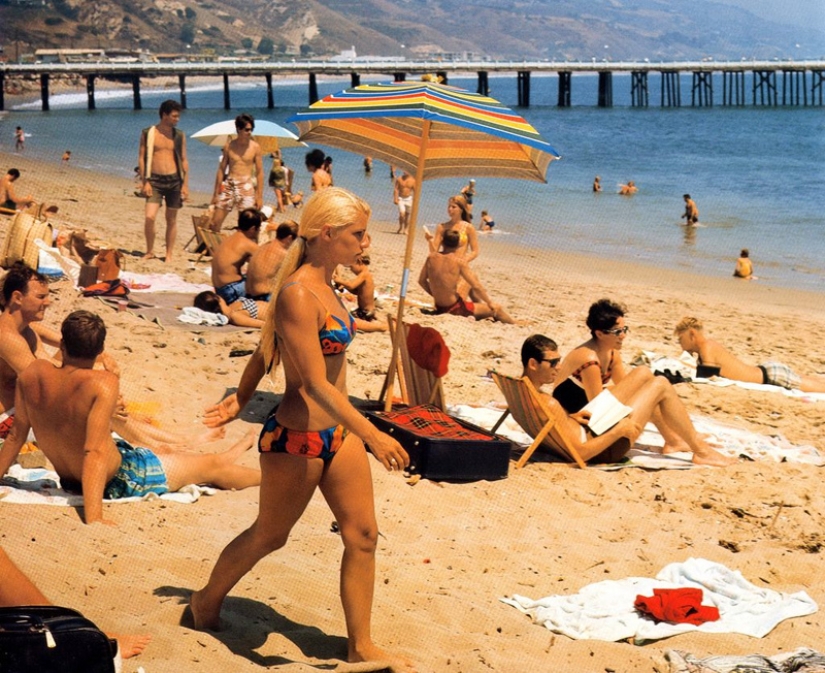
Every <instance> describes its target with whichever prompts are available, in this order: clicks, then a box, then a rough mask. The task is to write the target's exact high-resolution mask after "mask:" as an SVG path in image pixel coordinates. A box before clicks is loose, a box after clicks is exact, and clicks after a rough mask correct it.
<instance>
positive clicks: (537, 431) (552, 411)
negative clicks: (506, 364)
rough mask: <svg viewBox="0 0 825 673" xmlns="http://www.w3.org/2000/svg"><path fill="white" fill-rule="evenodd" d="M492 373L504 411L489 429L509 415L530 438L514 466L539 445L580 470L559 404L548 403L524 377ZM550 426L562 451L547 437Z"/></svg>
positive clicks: (522, 462)
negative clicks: (504, 403) (573, 462)
mask: <svg viewBox="0 0 825 673" xmlns="http://www.w3.org/2000/svg"><path fill="white" fill-rule="evenodd" d="M492 376H493V381H495V383H496V385H497V386H498V387H499V389H500V390H501V392H502V394H503V395H504V399H505V400H507V411H505V412H504V413H503V414H502V416H501V418H499V419H498V422H497V423H496V424H495V425H494V426H493V429H492V430H491V431H490V432H492V433H493V434H495V433H496V430H498V428H499V426H500V425H501V424H502V423H503V422H504V419H506V418H507V415H508V414H510V415H511V416H512V417H513V419H514V420H515V421H516V423H518V424H519V425H520V426H521V427H522V428H523V429H524V431H525V432H526V433H527V434H528V435H530V436H531V437H533V443H532V444H531V445H530V446H529V447H527V449H526V450H525V451H524V453H523V454H522V456H521V458H519V460H518V462H517V463H516V467H524V465H525V463H527V461H528V460H530V457H531V456H532V455H533V452H534V451H535V450H536V449H537V448H538V447H539V446H543V447H544V448H546V449H548V450H549V451H551V452H552V453H554V454H556V455H561V456H562V457H563V458H564V459H565V460H572V461H575V463H576V465H578V466H579V467H580V468H582V469H584V468H585V467H586V465H585V462H584V461H583V460H582V458H581V456H580V455H579V452H578V451H577V450H576V449H575V448H574V447H573V444H572V441H571V438H570V436H569V431H568V428H567V423H566V420H567V414H566V412H565V411H564V409H562V407H561V406H559V405H555V404H554V405H550V404H548V403H547V402H546V401H545V400H544V399H543V398H542V396H541V394H540V393H539V392H538V390H536V388H535V386H534V385H533V383H532V382H531V381H530V379H528V378H527V377H524V378H514V377H512V376H506V375H505V374H499V373H498V372H492ZM554 428H555V430H556V435H557V436H558V437H559V438H560V439H561V440H562V441H561V448H562V449H563V451H559V447H558V446H556V444H555V443H554V442H551V441H550V438H549V437H548V435H549V434H550V431H551V430H553V429H554Z"/></svg>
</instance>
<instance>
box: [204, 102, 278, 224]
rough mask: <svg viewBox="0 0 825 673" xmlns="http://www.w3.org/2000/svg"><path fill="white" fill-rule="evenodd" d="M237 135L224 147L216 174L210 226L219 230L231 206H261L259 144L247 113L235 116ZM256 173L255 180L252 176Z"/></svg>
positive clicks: (261, 168)
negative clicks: (253, 136)
mask: <svg viewBox="0 0 825 673" xmlns="http://www.w3.org/2000/svg"><path fill="white" fill-rule="evenodd" d="M235 129H236V130H237V132H238V133H237V137H236V138H235V139H234V140H230V141H229V142H227V143H226V145H224V147H223V155H222V156H221V162H220V164H219V165H218V172H217V174H216V175H215V188H214V190H213V193H212V205H214V206H215V214H214V215H213V216H212V222H211V224H210V225H209V228H210V229H212V230H213V231H220V230H221V226H222V225H223V221H224V220H225V219H226V216H227V215H228V214H229V213H230V211H231V210H232V209H233V208H236V207H237V209H238V212H241V211H244V210H246V209H247V208H255V209H256V210H260V209H261V208H262V207H263V205H264V165H263V153H262V151H261V146H260V145H259V144H258V143H257V142H255V141H254V140H253V139H252V133H253V132H254V131H255V118H254V117H253V116H252V115H250V114H246V113H244V114H239V115H238V116H237V117H235ZM253 176H255V178H256V179H253Z"/></svg>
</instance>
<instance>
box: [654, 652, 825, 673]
mask: <svg viewBox="0 0 825 673" xmlns="http://www.w3.org/2000/svg"><path fill="white" fill-rule="evenodd" d="M665 658H666V659H667V660H668V661H669V662H670V673H695V672H696V671H701V672H702V673H735V672H737V671H739V672H741V673H746V672H747V673H822V672H823V671H825V654H822V653H821V652H817V651H816V650H812V649H810V648H808V647H800V648H799V649H797V650H794V651H793V652H785V653H783V654H775V655H774V656H772V657H765V656H762V655H761V654H748V655H722V656H714V657H705V658H704V659H699V658H698V657H695V656H693V655H692V654H690V653H689V652H680V651H679V650H668V651H667V652H665Z"/></svg>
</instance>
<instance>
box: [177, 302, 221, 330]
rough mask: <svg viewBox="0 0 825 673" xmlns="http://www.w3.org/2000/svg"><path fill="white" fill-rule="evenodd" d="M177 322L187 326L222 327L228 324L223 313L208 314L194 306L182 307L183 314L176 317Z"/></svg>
mask: <svg viewBox="0 0 825 673" xmlns="http://www.w3.org/2000/svg"><path fill="white" fill-rule="evenodd" d="M178 322H185V323H188V324H189V325H211V326H213V327H223V326H224V325H226V324H228V323H229V318H227V317H226V316H225V315H224V314H223V313H210V312H209V311H204V310H203V309H199V308H195V307H194V306H184V308H183V313H181V314H180V315H179V316H178Z"/></svg>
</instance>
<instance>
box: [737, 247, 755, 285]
mask: <svg viewBox="0 0 825 673" xmlns="http://www.w3.org/2000/svg"><path fill="white" fill-rule="evenodd" d="M733 276H734V278H744V279H745V280H756V276H754V275H753V262H752V261H751V253H750V251H749V250H748V249H747V248H742V251H741V252H740V253H739V259H737V260H736V268H734V270H733Z"/></svg>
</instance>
